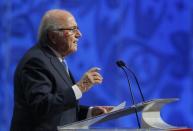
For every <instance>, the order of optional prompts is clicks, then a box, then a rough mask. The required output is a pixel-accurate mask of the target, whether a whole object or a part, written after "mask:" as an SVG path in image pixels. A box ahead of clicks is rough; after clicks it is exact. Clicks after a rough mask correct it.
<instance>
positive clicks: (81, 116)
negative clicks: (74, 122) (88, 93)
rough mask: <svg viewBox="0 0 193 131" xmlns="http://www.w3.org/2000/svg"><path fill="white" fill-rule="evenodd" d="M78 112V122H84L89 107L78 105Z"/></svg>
mask: <svg viewBox="0 0 193 131" xmlns="http://www.w3.org/2000/svg"><path fill="white" fill-rule="evenodd" d="M79 107H80V108H79V112H78V120H79V121H80V120H84V119H86V117H87V113H88V110H89V106H83V105H80V106H79Z"/></svg>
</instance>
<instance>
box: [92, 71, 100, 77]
mask: <svg viewBox="0 0 193 131" xmlns="http://www.w3.org/2000/svg"><path fill="white" fill-rule="evenodd" d="M90 75H92V76H99V77H101V78H102V76H101V74H99V73H98V72H90Z"/></svg>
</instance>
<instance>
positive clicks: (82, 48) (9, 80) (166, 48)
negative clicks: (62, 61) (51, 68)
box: [0, 0, 193, 131]
mask: <svg viewBox="0 0 193 131" xmlns="http://www.w3.org/2000/svg"><path fill="white" fill-rule="evenodd" d="M53 8H61V9H67V10H69V11H70V12H72V13H73V14H74V15H75V17H76V19H77V22H78V24H79V27H80V30H81V32H82V34H83V37H82V38H81V39H80V41H79V45H78V52H76V53H74V54H72V55H71V56H69V57H68V63H69V66H70V68H71V70H72V72H73V74H74V76H75V78H76V79H77V80H79V78H80V77H81V76H82V74H83V73H84V72H85V71H86V70H88V69H89V68H91V67H93V66H98V67H100V68H101V69H102V70H101V74H102V75H103V77H104V82H103V84H102V85H99V86H98V85H97V86H95V87H94V88H92V89H91V90H90V91H89V92H88V93H86V94H85V95H84V96H83V98H82V99H81V103H84V104H87V105H117V104H119V103H120V102H122V101H124V100H126V101H127V106H130V105H131V97H130V95H129V90H128V87H127V81H126V80H125V78H124V76H123V74H122V71H120V70H119V69H118V68H117V67H116V65H115V61H116V60H118V59H122V60H124V61H126V63H127V64H128V65H129V66H130V68H132V69H133V71H134V72H136V74H137V76H138V78H139V82H140V85H141V87H142V90H143V93H144V96H145V99H146V100H149V99H153V98H171V97H177V98H180V100H179V101H178V102H176V103H173V104H171V105H169V106H166V107H165V109H164V110H163V112H162V115H163V117H164V119H165V120H166V121H168V122H169V123H171V124H173V125H176V126H189V127H193V119H192V118H193V88H192V87H193V68H192V64H193V51H192V49H193V47H192V45H193V43H192V34H193V22H192V17H193V13H192V12H193V2H192V0H84V1H83V0H39V1H38V0H36V1H35V0H34V1H30V0H14V1H11V0H1V1H0V16H1V21H0V62H1V64H0V130H1V131H6V130H8V129H9V125H10V120H11V117H12V108H13V74H14V70H15V67H16V65H17V63H18V61H19V60H20V58H21V57H22V55H23V54H24V52H25V51H26V50H27V49H29V48H30V47H31V46H32V45H34V44H35V43H36V40H37V31H38V26H39V23H40V20H41V17H42V16H43V14H44V13H45V12H46V11H47V10H49V9H53ZM132 86H133V88H134V89H135V96H136V97H135V98H136V100H137V102H140V98H139V93H138V92H137V88H136V84H135V83H134V81H132ZM134 117H135V116H134V115H130V116H127V117H123V118H121V119H118V120H114V121H111V122H108V123H106V124H100V125H97V127H130V128H135V127H137V124H136V120H135V118H134Z"/></svg>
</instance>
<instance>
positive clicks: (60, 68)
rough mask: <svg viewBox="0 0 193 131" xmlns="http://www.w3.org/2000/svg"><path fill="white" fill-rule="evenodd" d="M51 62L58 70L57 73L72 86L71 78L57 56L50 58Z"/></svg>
mask: <svg viewBox="0 0 193 131" xmlns="http://www.w3.org/2000/svg"><path fill="white" fill-rule="evenodd" d="M51 63H52V65H53V66H54V68H55V69H56V71H57V72H58V74H59V75H60V76H61V77H62V78H63V79H64V81H65V82H66V83H67V84H68V85H69V86H72V85H73V83H72V80H71V79H70V77H69V75H68V74H67V72H66V70H65V68H64V66H63V65H62V63H61V62H60V61H59V60H58V59H57V58H54V57H53V58H51Z"/></svg>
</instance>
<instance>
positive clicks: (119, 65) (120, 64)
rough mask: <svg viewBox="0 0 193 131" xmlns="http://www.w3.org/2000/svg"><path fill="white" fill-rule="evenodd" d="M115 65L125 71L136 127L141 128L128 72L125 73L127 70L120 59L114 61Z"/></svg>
mask: <svg viewBox="0 0 193 131" xmlns="http://www.w3.org/2000/svg"><path fill="white" fill-rule="evenodd" d="M116 64H117V66H118V67H119V68H121V69H122V70H123V72H124V73H125V75H126V78H127V82H128V85H129V90H130V93H131V100H132V104H133V105H134V109H135V115H136V118H137V124H138V127H139V128H141V125H140V122H139V117H138V114H137V109H136V105H135V100H134V95H133V91H132V88H131V82H130V80H129V77H128V74H127V71H126V70H125V68H124V66H123V64H124V63H122V62H120V61H117V62H116Z"/></svg>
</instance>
